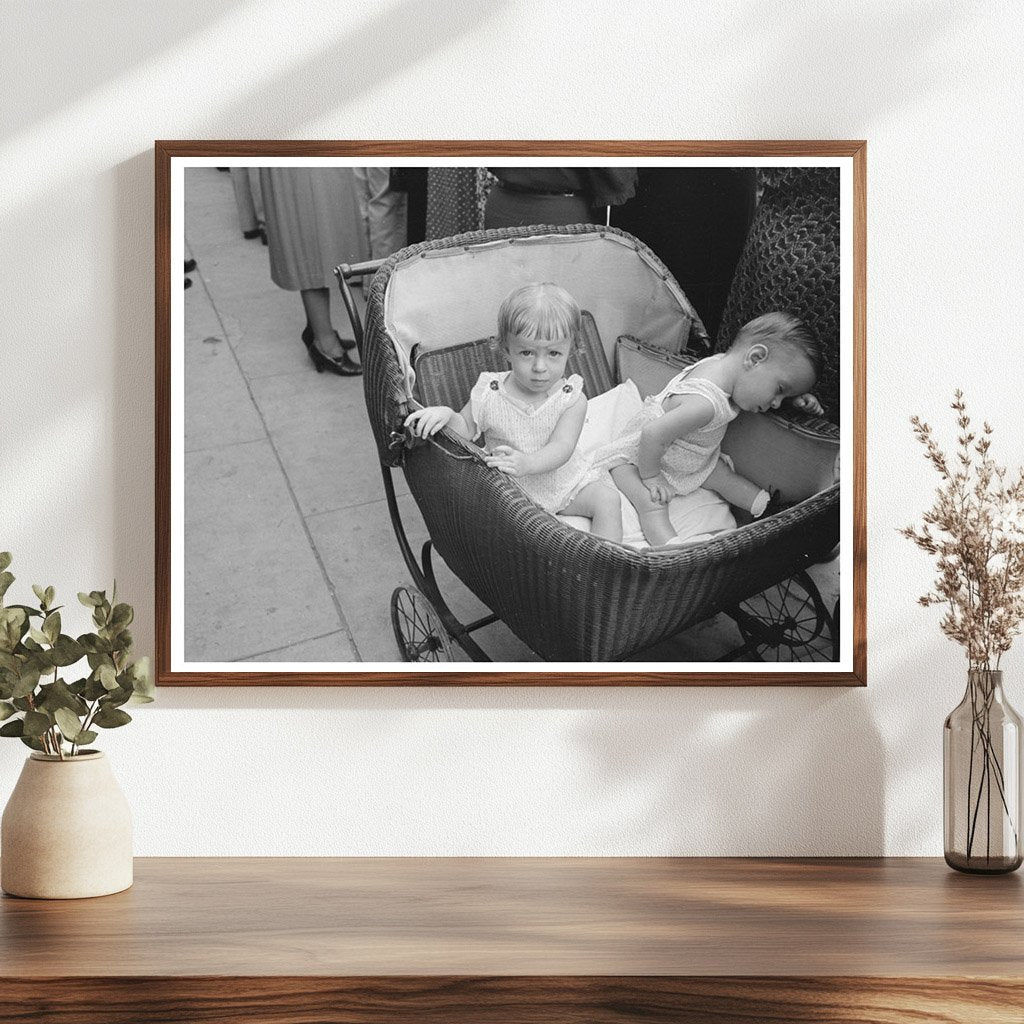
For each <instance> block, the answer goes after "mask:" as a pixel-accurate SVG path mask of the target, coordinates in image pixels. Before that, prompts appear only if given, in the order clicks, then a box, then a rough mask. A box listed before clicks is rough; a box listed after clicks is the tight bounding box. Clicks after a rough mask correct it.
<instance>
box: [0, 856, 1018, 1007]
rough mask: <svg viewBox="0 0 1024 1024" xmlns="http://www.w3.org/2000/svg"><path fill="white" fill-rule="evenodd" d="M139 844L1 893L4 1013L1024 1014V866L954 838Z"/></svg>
mask: <svg viewBox="0 0 1024 1024" xmlns="http://www.w3.org/2000/svg"><path fill="white" fill-rule="evenodd" d="M136 865H137V867H136V883H135V886H134V887H133V888H132V889H130V890H128V891H127V892H124V893H119V894H117V895H114V896H108V897H103V898H100V899H93V900H75V901H59V902H58V901H53V902H50V901H34V900H20V899H14V898H11V897H4V899H3V900H2V901H0V955H2V957H3V963H4V970H3V975H4V977H3V979H2V980H0V1020H3V1021H22V1020H24V1021H28V1020H33V1021H40V1020H52V1021H55V1022H59V1024H63V1022H68V1021H76V1022H77V1021H80V1022H93V1021H95V1022H97V1024H100V1022H103V1024H119V1022H122V1021H123V1022H128V1021H131V1022H133V1024H134V1022H140V1024H144V1022H153V1021H172V1020H183V1021H192V1020H205V1021H216V1022H220V1021H224V1022H232V1021H246V1022H247V1024H262V1022H281V1024H299V1022H302V1024H317V1022H321V1021H323V1022H327V1021H331V1022H353V1024H361V1022H364V1021H385V1020H386V1021H388V1022H395V1021H404V1020H409V1021H413V1020H415V1021H418V1022H434V1021H437V1022H441V1021H444V1022H446V1024H447V1022H458V1021H473V1022H476V1024H489V1022H491V1021H494V1022H498V1021H501V1022H502V1024H506V1022H514V1021H558V1022H565V1024H575V1022H594V1024H600V1022H605V1021H608V1022H611V1021H616V1022H621V1021H633V1020H636V1021H640V1020H643V1021H680V1022H684V1021H709V1022H718V1024H722V1022H739V1021H743V1022H745V1024H752V1022H758V1021H815V1022H825V1021H827V1022H830V1024H831V1022H851V1024H852V1022H858V1024H874V1022H894V1021H904V1020H913V1021H964V1022H970V1024H984V1022H987V1021H993V1022H997V1021H998V1022H1004V1021H1005V1022H1008V1021H1012V1022H1014V1024H1021V1022H1022V1021H1024V913H1022V911H1024V889H1022V882H1021V878H1020V876H1019V875H1016V874H1014V875H1005V876H991V877H982V876H970V875H960V874H956V873H954V872H952V871H950V870H949V869H948V868H946V867H945V865H944V864H943V863H942V862H941V861H939V860H933V859H843V860H830V859H821V860H805V859H800V860H795V859H753V860H741V859H660V858H652V859H633V858H628V859H625V858H624V859H589V858H588V859H561V858H551V859H547V858H545V859H533V858H514V859H509V858H492V859H484V858H480V859H476V858H473V859H464V858H446V859H417V858H401V859H398V858H386V859H374V858H351V859H347V858H346V859H334V858H310V859H306V858H303V859H290V858H280V859H259V858H254V859H199V858H197V859H140V860H138V861H137V862H136ZM33 1014H35V1015H34V1016H33Z"/></svg>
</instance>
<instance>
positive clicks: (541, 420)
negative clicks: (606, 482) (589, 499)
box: [469, 370, 600, 514]
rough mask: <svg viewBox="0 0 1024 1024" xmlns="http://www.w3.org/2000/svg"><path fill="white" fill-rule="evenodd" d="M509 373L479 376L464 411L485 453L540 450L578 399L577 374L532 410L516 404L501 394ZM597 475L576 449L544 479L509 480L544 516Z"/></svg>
mask: <svg viewBox="0 0 1024 1024" xmlns="http://www.w3.org/2000/svg"><path fill="white" fill-rule="evenodd" d="M510 373H511V371H510V370H506V371H505V372H504V373H481V374H480V378H479V380H477V382H476V384H474V385H473V390H472V391H471V392H470V396H469V401H470V411H471V413H472V416H473V420H474V421H475V423H476V425H477V427H478V429H480V430H481V431H482V432H483V435H484V441H485V443H486V446H487V448H488V449H489V450H493V449H494V448H495V447H496V446H497V445H501V444H505V445H509V446H510V447H512V448H515V449H516V450H517V451H521V452H525V453H527V454H529V453H532V452H535V451H538V450H539V449H541V448H543V447H544V445H546V444H547V443H548V441H549V440H550V439H551V435H552V434H553V433H554V430H555V426H556V425H557V423H558V421H559V419H560V418H561V416H562V413H564V412H565V410H566V409H568V408H569V406H570V405H572V404H573V403H574V402H575V401H576V400H577V398H578V397H579V396H580V395H581V394H582V393H583V378H582V377H580V376H579V374H575V373H574V374H572V376H570V377H567V378H565V379H564V380H563V381H562V382H561V383H560V384H559V385H558V386H557V387H556V388H555V390H554V391H552V392H551V393H550V394H549V395H548V397H547V399H546V400H545V401H544V402H543V403H542V404H541V405H538V406H532V405H529V404H527V403H526V402H523V401H520V400H519V399H518V398H516V397H515V396H514V395H511V394H509V392H508V391H507V390H506V382H507V379H508V377H509V374H510ZM599 476H600V474H599V472H598V471H596V470H592V469H591V468H590V460H589V459H587V458H586V457H585V456H584V455H583V453H582V452H580V451H579V449H577V450H576V451H574V452H573V453H572V455H571V456H570V458H569V461H568V462H566V463H564V464H563V465H561V466H559V467H557V468H556V469H551V470H548V472H546V473H534V474H532V475H530V476H520V477H514V478H513V479H515V480H516V482H517V483H518V484H519V485H520V486H521V487H522V488H523V490H524V491H526V493H527V494H528V495H529V496H530V497H531V498H532V499H533V500H534V501H535V502H536V503H537V504H538V505H540V507H541V508H542V509H544V511H545V512H550V513H552V514H554V513H556V512H561V511H562V509H564V508H565V506H566V505H568V504H569V503H570V502H571V501H572V500H573V498H575V497H576V495H577V494H579V492H580V491H581V490H583V488H584V487H586V486H587V484H589V483H591V482H592V481H594V480H596V479H597V478H598V477H599Z"/></svg>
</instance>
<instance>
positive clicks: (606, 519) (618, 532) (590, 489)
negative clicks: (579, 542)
mask: <svg viewBox="0 0 1024 1024" xmlns="http://www.w3.org/2000/svg"><path fill="white" fill-rule="evenodd" d="M562 512H563V513H564V514H565V515H567V516H586V517H587V518H588V519H590V520H591V525H590V532H591V533H592V534H594V536H595V537H604V538H605V539H606V540H617V541H621V540H622V501H621V500H620V498H619V492H618V491H616V490H613V489H612V488H611V487H608V486H606V485H605V484H603V483H601V482H600V481H596V480H595V481H594V482H593V483H590V484H587V486H586V487H584V488H583V490H582V491H580V493H579V494H577V495H576V497H575V498H573V499H572V501H570V502H569V504H568V505H566V506H565V508H564V509H562Z"/></svg>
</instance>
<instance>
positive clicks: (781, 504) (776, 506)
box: [754, 487, 793, 522]
mask: <svg viewBox="0 0 1024 1024" xmlns="http://www.w3.org/2000/svg"><path fill="white" fill-rule="evenodd" d="M792 507H793V502H791V501H785V500H784V499H783V497H782V492H781V491H777V490H776V489H775V488H774V487H773V488H771V489H770V490H769V492H768V501H767V503H766V504H765V507H764V510H763V511H762V512H761V514H760V515H756V516H754V521H755V522H759V521H760V520H762V519H767V518H768V517H769V516H774V515H778V513H780V512H783V511H785V510H786V509H787V508H792Z"/></svg>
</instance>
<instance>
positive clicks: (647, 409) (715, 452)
mask: <svg viewBox="0 0 1024 1024" xmlns="http://www.w3.org/2000/svg"><path fill="white" fill-rule="evenodd" d="M721 358H722V357H721V356H720V355H718V356H709V357H708V358H707V359H702V360H700V362H698V363H694V364H693V366H688V367H687V368H686V369H685V370H683V372H682V373H679V374H677V375H676V376H675V377H673V378H672V380H670V381H669V382H668V384H667V385H666V386H665V388H664V389H663V390H662V391H660V392H659V393H658V394H656V395H651V396H649V397H648V398H646V399H645V400H644V405H643V408H642V409H641V410H640V411H639V412H638V413H637V414H636V415H635V416H634V417H633V418H632V419H631V420H630V421H629V423H627V424H626V427H625V429H624V430H623V433H622V435H621V436H620V437H618V438H616V439H615V440H614V441H611V442H609V443H608V444H606V445H604V446H603V447H601V448H599V449H598V450H597V451H596V452H594V454H593V465H594V467H595V468H596V469H613V468H614V467H615V466H621V465H622V464H623V463H626V462H631V463H632V464H633V465H634V466H635V465H636V463H637V459H638V458H639V454H640V431H641V430H642V429H643V428H644V427H645V426H646V425H647V424H648V423H650V422H652V421H653V420H656V419H658V418H659V417H661V416H664V415H665V407H664V404H663V403H664V401H665V399H666V398H668V397H669V395H700V397H701V398H705V399H707V401H708V402H709V403H710V404H711V407H712V409H713V410H714V415H713V416H712V417H711V420H710V421H709V422H708V423H706V424H705V425H704V426H703V427H701V428H700V430H696V431H694V432H693V433H692V434H690V435H688V436H687V437H685V438H677V439H676V440H675V441H673V442H672V444H671V445H669V447H668V449H667V450H666V451H665V454H664V456H663V457H662V460H661V474H662V476H663V477H664V478H665V479H666V480H667V481H668V484H669V486H670V487H672V489H673V490H674V491H675V493H676V494H689V493H690V492H691V491H695V490H697V488H698V487H700V486H701V485H702V484H703V483H704V481H705V480H707V478H708V477H709V476H710V475H711V471H712V470H713V469H714V468H715V466H716V464H717V463H718V457H719V455H720V454H721V445H722V438H723V437H724V436H725V431H726V428H727V427H728V426H729V424H730V423H731V422H732V421H733V420H734V419H735V418H736V417H737V416H738V415H739V409H737V408H736V406H735V405H733V404H732V401H731V400H730V399H729V396H728V395H727V394H726V393H725V392H724V391H723V390H722V389H721V388H720V387H719V386H718V385H717V384H713V383H712V382H711V381H709V380H707V379H706V378H704V377H690V376H689V375H690V374H691V373H692V372H693V371H694V370H696V369H697V367H698V366H703V365H705V364H707V363H710V362H711V361H712V360H715V361H717V360H719V359H721Z"/></svg>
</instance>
